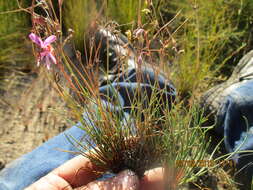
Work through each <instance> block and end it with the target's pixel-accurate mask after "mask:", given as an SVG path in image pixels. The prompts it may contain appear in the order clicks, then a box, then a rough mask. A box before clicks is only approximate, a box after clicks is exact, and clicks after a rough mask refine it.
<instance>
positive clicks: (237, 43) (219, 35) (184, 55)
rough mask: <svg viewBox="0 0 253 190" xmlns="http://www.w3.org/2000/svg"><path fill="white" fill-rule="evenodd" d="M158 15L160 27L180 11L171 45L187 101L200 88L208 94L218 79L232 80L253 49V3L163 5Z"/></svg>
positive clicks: (222, 0)
mask: <svg viewBox="0 0 253 190" xmlns="http://www.w3.org/2000/svg"><path fill="white" fill-rule="evenodd" d="M155 11H156V14H157V15H159V14H160V15H162V16H161V17H158V18H157V20H158V23H159V24H160V26H162V25H164V24H165V23H167V22H169V21H170V20H171V19H173V17H174V16H175V15H176V14H177V13H178V12H179V11H180V14H178V16H177V18H175V19H174V21H173V23H172V24H170V25H169V29H170V30H171V32H172V33H173V35H172V36H173V39H174V40H175V41H176V44H175V43H171V46H169V47H168V49H169V51H170V52H168V54H169V57H170V59H172V61H173V66H174V67H173V69H172V70H173V71H174V77H173V78H174V81H175V83H176V86H177V88H178V90H179V92H180V93H181V94H182V95H183V97H185V96H186V95H187V94H188V95H189V94H192V93H193V92H194V91H196V89H197V88H198V87H202V88H203V89H202V91H203V90H206V88H207V87H208V83H209V82H211V81H212V80H213V79H214V77H215V76H218V75H219V76H221V77H223V78H226V77H228V76H229V75H230V74H231V72H232V70H233V66H234V65H236V64H237V63H238V62H239V59H240V58H241V57H242V56H243V55H244V54H245V53H246V52H248V51H249V50H250V49H251V47H252V45H253V40H252V34H253V30H252V23H253V1H251V0H241V1H237V0H228V1H225V0H216V1H213V0H206V1H202V0H194V1H193V0H191V1H188V0H181V1H177V0H171V1H160V3H159V5H158V7H157V8H156V10H155ZM175 31H176V32H175ZM170 37H171V36H170ZM173 48H174V50H176V51H175V52H173V53H172V52H171V49H173ZM171 57H173V58H171Z"/></svg>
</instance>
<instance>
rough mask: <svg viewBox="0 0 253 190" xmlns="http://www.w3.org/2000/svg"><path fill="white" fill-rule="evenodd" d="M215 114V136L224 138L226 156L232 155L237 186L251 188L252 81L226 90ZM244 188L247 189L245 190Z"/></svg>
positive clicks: (252, 156) (240, 83) (252, 140)
mask: <svg viewBox="0 0 253 190" xmlns="http://www.w3.org/2000/svg"><path fill="white" fill-rule="evenodd" d="M222 93H223V94H224V95H226V96H225V97H224V99H223V101H222V103H221V105H220V107H219V110H218V112H217V123H216V125H215V126H216V127H215V129H214V130H215V132H216V134H217V135H218V136H221V137H224V144H225V149H226V151H227V153H232V152H235V151H238V153H236V154H235V155H233V157H232V158H233V160H234V161H235V163H236V166H237V171H238V174H237V176H236V178H238V179H239V180H238V182H239V183H243V184H244V185H245V186H248V187H249V185H250V183H251V178H252V175H253V152H252V153H250V152H248V153H247V152H245V153H242V151H252V150H253V80H252V79H251V80H244V81H241V82H239V83H235V84H233V85H231V86H230V87H228V88H226V89H225V90H224V91H223V92H222ZM245 188H246V187H245Z"/></svg>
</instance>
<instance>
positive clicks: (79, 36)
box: [63, 0, 146, 50]
mask: <svg viewBox="0 0 253 190" xmlns="http://www.w3.org/2000/svg"><path fill="white" fill-rule="evenodd" d="M145 6H146V3H145V1H144V0H108V1H102V0H68V1H65V2H64V3H63V25H64V29H65V31H67V29H69V28H71V29H73V30H74V32H75V35H74V36H75V43H76V46H77V48H78V49H79V50H83V43H84V40H83V39H84V34H85V33H86V32H87V29H88V26H90V25H91V23H92V21H94V20H95V19H96V18H97V19H98V22H100V23H107V22H108V21H111V20H114V21H116V22H117V23H118V24H119V25H122V26H121V27H120V29H122V30H123V31H126V30H127V29H133V27H134V26H137V24H138V23H137V21H138V20H139V21H140V22H141V21H143V19H144V17H143V13H141V10H142V9H143V8H144V7H145ZM139 13H140V14H139Z"/></svg>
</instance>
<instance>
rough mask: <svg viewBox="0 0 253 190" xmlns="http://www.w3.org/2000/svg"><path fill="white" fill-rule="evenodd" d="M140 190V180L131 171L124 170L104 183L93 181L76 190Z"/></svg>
mask: <svg viewBox="0 0 253 190" xmlns="http://www.w3.org/2000/svg"><path fill="white" fill-rule="evenodd" d="M111 189H115V190H138V189H139V179H138V177H137V175H136V174H135V173H134V172H132V171H131V170H124V171H122V172H120V173H119V174H118V175H117V176H115V177H113V178H109V179H107V180H104V181H93V182H90V183H88V184H87V185H85V186H82V187H79V188H76V189H75V190H111Z"/></svg>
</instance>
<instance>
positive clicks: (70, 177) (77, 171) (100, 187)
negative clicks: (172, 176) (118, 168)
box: [25, 156, 164, 190]
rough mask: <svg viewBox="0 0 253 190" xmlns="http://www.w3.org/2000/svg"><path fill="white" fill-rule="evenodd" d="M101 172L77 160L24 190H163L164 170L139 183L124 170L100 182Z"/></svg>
mask: <svg viewBox="0 0 253 190" xmlns="http://www.w3.org/2000/svg"><path fill="white" fill-rule="evenodd" d="M96 171H99V168H97V167H96V166H94V165H93V164H92V163H91V162H90V160H89V159H87V158H85V157H83V156H77V157H75V158H73V159H71V160H69V161H68V162H66V163H64V164H63V165H61V166H60V167H58V168H56V169H55V170H53V171H52V172H50V173H49V174H47V175H46V176H44V177H42V178H41V179H39V180H38V181H36V182H35V183H33V184H32V185H31V186H29V187H27V188H26V189H25V190H109V189H110V190H111V189H115V190H127V189H130V190H151V189H156V190H162V189H163V187H164V184H163V169H162V168H156V169H152V170H150V171H147V172H146V173H145V174H144V177H143V178H142V179H141V180H139V179H138V177H137V176H136V175H135V174H134V172H132V171H130V170H124V171H122V172H120V173H119V174H117V175H116V176H115V177H112V178H109V179H106V180H104V181H97V180H96V179H97V178H98V177H100V175H99V173H98V172H96Z"/></svg>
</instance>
